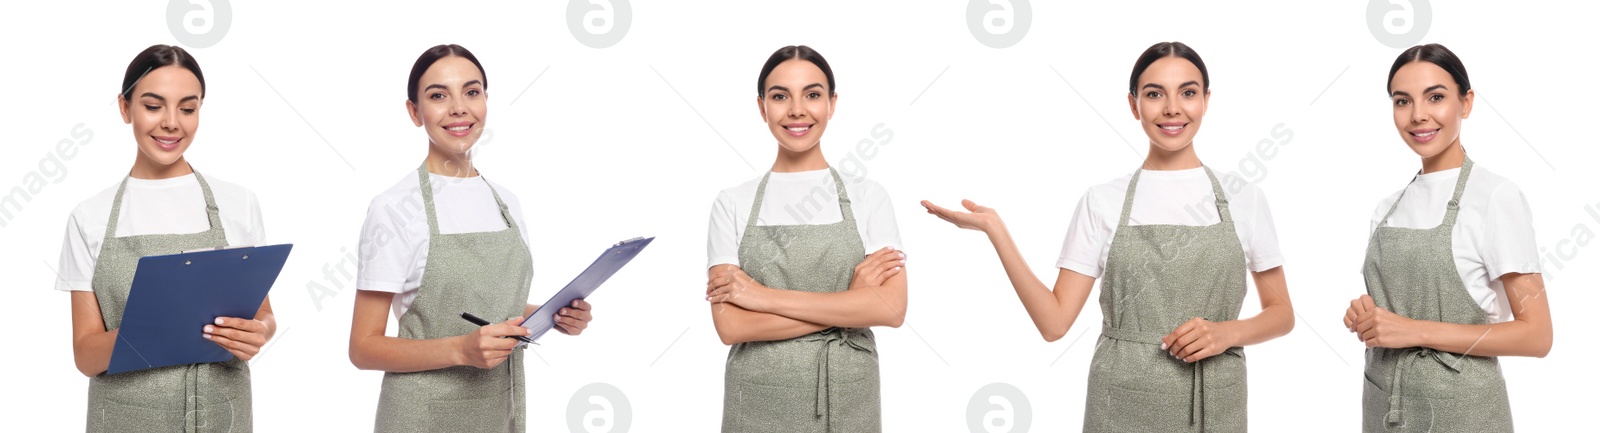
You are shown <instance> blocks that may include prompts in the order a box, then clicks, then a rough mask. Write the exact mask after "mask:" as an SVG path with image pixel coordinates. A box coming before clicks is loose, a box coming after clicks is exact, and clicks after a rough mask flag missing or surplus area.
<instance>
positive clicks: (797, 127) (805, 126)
mask: <svg viewBox="0 0 1600 433" xmlns="http://www.w3.org/2000/svg"><path fill="white" fill-rule="evenodd" d="M812 125H814V124H811V123H790V124H788V125H783V129H784V131H788V132H789V135H791V136H794V137H804V136H805V135H806V134H809V133H811V126H812Z"/></svg>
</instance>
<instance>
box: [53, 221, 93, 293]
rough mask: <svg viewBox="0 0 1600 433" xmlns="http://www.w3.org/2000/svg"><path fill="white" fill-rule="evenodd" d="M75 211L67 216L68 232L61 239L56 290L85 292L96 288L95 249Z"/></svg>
mask: <svg viewBox="0 0 1600 433" xmlns="http://www.w3.org/2000/svg"><path fill="white" fill-rule="evenodd" d="M90 248H91V247H90V245H89V239H88V237H87V236H86V235H85V233H84V231H83V227H82V226H80V225H79V222H78V216H77V214H76V213H74V214H73V215H71V216H68V217H67V233H66V236H64V237H63V239H62V241H61V258H60V261H59V262H58V265H57V266H56V273H57V275H56V290H61V291H73V292H83V291H91V290H94V288H93V287H91V286H90V282H92V281H93V280H94V261H95V256H94V254H93V253H94V251H91V249H90Z"/></svg>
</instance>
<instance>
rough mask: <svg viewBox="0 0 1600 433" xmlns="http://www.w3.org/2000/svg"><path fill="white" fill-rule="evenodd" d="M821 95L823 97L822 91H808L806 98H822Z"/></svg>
mask: <svg viewBox="0 0 1600 433" xmlns="http://www.w3.org/2000/svg"><path fill="white" fill-rule="evenodd" d="M821 97H822V93H821V92H811V93H807V94H806V98H807V99H818V98H821Z"/></svg>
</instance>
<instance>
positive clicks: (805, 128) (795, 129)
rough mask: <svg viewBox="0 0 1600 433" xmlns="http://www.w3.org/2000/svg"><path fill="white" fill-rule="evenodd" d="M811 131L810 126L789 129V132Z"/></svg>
mask: <svg viewBox="0 0 1600 433" xmlns="http://www.w3.org/2000/svg"><path fill="white" fill-rule="evenodd" d="M810 129H811V127H810V126H791V127H789V130H790V131H794V132H806V131H808V130H810Z"/></svg>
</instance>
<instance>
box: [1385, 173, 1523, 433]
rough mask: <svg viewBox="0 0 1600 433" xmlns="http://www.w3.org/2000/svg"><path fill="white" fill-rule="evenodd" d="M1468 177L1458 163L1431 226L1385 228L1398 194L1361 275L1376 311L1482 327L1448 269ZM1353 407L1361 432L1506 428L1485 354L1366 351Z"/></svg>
mask: <svg viewBox="0 0 1600 433" xmlns="http://www.w3.org/2000/svg"><path fill="white" fill-rule="evenodd" d="M1470 174H1472V160H1471V159H1466V160H1464V161H1462V163H1461V174H1460V177H1459V178H1458V179H1457V180H1456V190H1455V193H1454V194H1453V195H1451V196H1450V204H1449V205H1448V206H1449V207H1448V208H1446V210H1445V214H1444V221H1443V222H1440V223H1439V226H1437V227H1434V228H1431V229H1408V228H1398V227H1389V217H1390V216H1392V215H1394V210H1395V209H1396V208H1398V207H1399V206H1400V199H1401V198H1405V192H1404V191H1401V193H1400V194H1401V196H1400V198H1397V199H1395V202H1394V203H1395V205H1394V207H1391V208H1389V212H1388V213H1387V214H1385V215H1384V217H1383V221H1382V222H1380V223H1379V224H1378V229H1377V230H1375V231H1373V232H1372V237H1371V239H1370V240H1369V241H1368V243H1367V258H1366V263H1365V265H1364V266H1363V275H1364V276H1365V277H1366V281H1367V293H1368V294H1370V295H1372V299H1373V300H1374V301H1376V303H1377V304H1378V306H1379V307H1382V308H1384V309H1388V310H1389V311H1392V312H1394V313H1395V314H1398V315H1401V316H1405V317H1409V318H1412V319H1418V320H1430V321H1435V322H1447V323H1462V324H1474V325H1481V324H1487V323H1489V319H1488V316H1487V315H1485V314H1484V312H1483V308H1482V307H1479V306H1478V303H1477V302H1474V301H1473V299H1472V295H1470V294H1468V293H1467V287H1466V285H1465V284H1464V283H1462V281H1461V274H1459V273H1457V272H1456V262H1455V252H1454V250H1453V249H1452V243H1453V239H1452V236H1451V235H1452V234H1453V231H1452V229H1453V228H1454V227H1455V225H1456V214H1457V213H1458V212H1459V211H1460V209H1461V207H1460V205H1461V193H1462V191H1465V190H1466V188H1467V177H1468V175H1470ZM1412 180H1413V181H1415V180H1416V179H1415V178H1413V179H1412ZM1361 402H1362V423H1361V424H1362V430H1364V431H1368V432H1427V431H1435V432H1455V431H1474V432H1490V431H1493V432H1508V431H1511V403H1510V401H1509V400H1508V399H1507V396H1506V383H1505V379H1504V378H1502V377H1501V376H1500V362H1499V361H1498V360H1497V359H1496V358H1495V357H1492V356H1471V355H1460V354H1454V353H1448V352H1443V351H1439V350H1434V349H1430V348H1427V347H1407V348H1404V349H1389V348H1383V347H1373V348H1369V349H1367V367H1366V386H1365V388H1364V390H1363V392H1362V396H1361Z"/></svg>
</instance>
